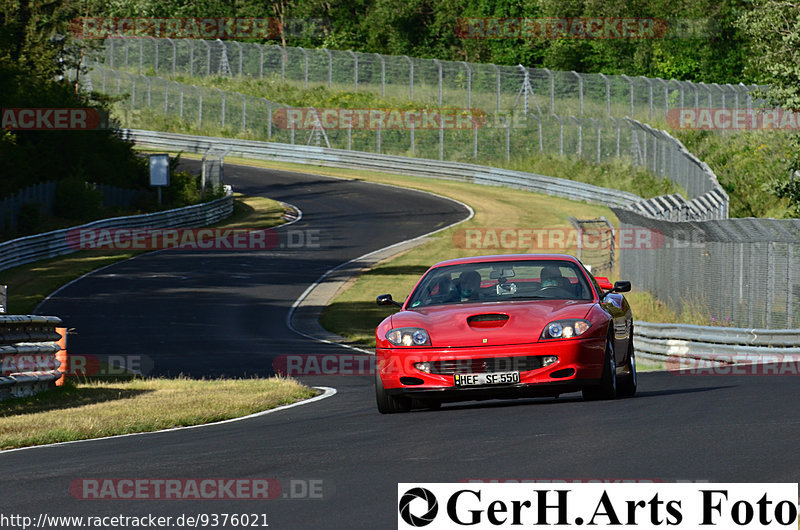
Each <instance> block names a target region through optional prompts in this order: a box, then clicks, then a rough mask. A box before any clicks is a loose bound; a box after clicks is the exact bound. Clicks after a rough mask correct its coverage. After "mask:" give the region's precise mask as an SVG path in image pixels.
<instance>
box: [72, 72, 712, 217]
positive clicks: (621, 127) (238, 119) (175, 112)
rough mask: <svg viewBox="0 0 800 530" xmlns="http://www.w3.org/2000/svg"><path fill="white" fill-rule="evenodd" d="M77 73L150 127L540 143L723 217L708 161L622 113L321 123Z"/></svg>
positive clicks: (353, 139)
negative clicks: (641, 175) (668, 185)
mask: <svg viewBox="0 0 800 530" xmlns="http://www.w3.org/2000/svg"><path fill="white" fill-rule="evenodd" d="M82 83H83V84H84V88H86V89H94V90H99V91H101V92H104V93H108V94H113V95H126V94H127V95H128V98H127V99H126V100H125V101H124V103H122V107H121V109H120V110H121V111H122V116H123V119H124V120H125V121H126V122H129V123H128V125H132V126H134V127H136V126H142V127H148V126H149V124H148V120H149V117H150V116H156V115H159V116H166V117H172V118H176V121H175V123H176V124H177V125H179V126H180V130H181V131H182V132H195V133H197V134H211V133H213V134H218V135H221V136H228V137H230V136H238V137H242V138H247V139H256V140H267V141H272V142H281V143H290V144H305V145H311V144H314V145H318V146H326V147H333V148H338V149H347V150H355V151H366V152H375V153H382V154H395V155H403V156H414V157H420V158H429V159H438V160H451V161H457V162H477V161H480V162H481V163H482V164H487V165H493V164H495V165H497V164H503V163H511V162H512V161H513V160H525V159H529V158H531V157H533V156H536V155H538V154H541V153H545V154H551V155H560V156H565V155H569V156H573V157H577V158H580V159H584V160H587V161H592V162H595V163H600V162H608V161H612V160H620V159H624V160H627V161H630V162H631V163H632V164H633V165H634V166H637V167H644V168H647V169H648V170H649V171H650V172H652V173H653V174H655V175H658V176H660V177H661V178H667V179H669V180H671V181H672V182H674V183H676V184H678V185H679V186H681V187H682V188H683V189H684V190H686V193H687V195H688V197H689V199H690V200H695V199H698V198H702V197H705V196H707V195H708V194H713V195H714V196H715V197H718V198H719V200H721V201H723V203H724V204H723V205H722V206H720V204H718V202H719V201H718V200H716V199H715V201H713V204H711V205H708V206H707V207H706V203H705V202H702V201H701V202H698V203H697V205H696V207H695V208H693V209H687V210H686V211H687V212H688V214H687V215H689V217H691V218H694V219H709V218H712V219H718V218H724V217H727V195H726V194H725V192H724V191H722V188H721V187H720V186H719V184H718V182H717V179H716V176H715V175H714V173H713V172H712V171H711V169H710V168H709V167H708V166H707V165H706V164H704V163H702V162H701V161H700V160H698V159H697V158H696V157H695V156H694V155H692V154H691V153H690V152H689V151H688V150H687V149H686V148H685V147H684V146H683V144H682V143H681V142H680V141H679V140H677V139H675V138H674V137H672V136H671V135H669V133H667V132H665V131H661V130H658V129H654V128H652V127H650V126H648V125H646V124H643V123H640V122H638V121H636V120H633V119H630V118H625V119H617V118H605V119H602V118H601V119H597V118H587V117H583V118H581V117H578V116H567V117H562V116H557V115H547V116H538V115H536V114H533V113H529V114H527V115H525V114H521V113H516V114H511V115H509V114H505V115H502V114H501V115H497V114H489V115H481V116H480V119H475V118H473V115H468V119H469V120H470V121H469V122H466V121H465V122H464V123H465V124H466V125H467V127H452V126H449V125H448V120H446V119H438V121H437V120H432V121H429V122H427V125H426V124H425V122H424V121H423V122H421V124H420V126H419V127H415V121H413V120H412V121H411V122H410V125H411V126H410V127H406V128H403V127H400V128H386V129H383V128H382V126H381V124H382V123H384V122H385V121H386V120H385V119H383V118H385V116H383V117H382V118H381V117H379V118H380V119H376V120H375V122H374V125H376V126H374V127H369V126H368V127H359V128H355V127H353V126H352V122H348V126H347V127H346V128H342V127H339V126H337V127H331V128H325V124H326V123H327V119H326V117H327V116H326V115H325V112H326V111H327V109H322V110H320V111H318V110H317V109H313V108H309V109H301V110H303V111H304V112H305V114H306V115H307V116H306V118H308V115H310V117H311V118H313V119H312V120H311V124H312V125H310V126H307V125H308V123H309V121H308V119H303V120H300V121H301V122H303V123H301V125H300V126H296V123H295V122H294V121H291V120H287V119H286V112H287V111H288V110H291V109H290V107H287V106H286V105H282V104H279V103H276V102H272V101H269V100H267V99H265V98H256V97H253V96H247V95H244V94H240V93H237V92H230V91H224V90H220V89H214V88H204V87H198V86H195V85H186V84H182V83H178V82H176V81H170V80H168V79H164V78H161V77H158V76H145V75H138V74H133V73H128V72H125V71H118V70H114V69H110V68H105V67H101V66H95V67H93V68H92V69H91V70H90V71H89V72H88V73H87V75H85V76H83V77H82ZM298 112H299V111H298ZM148 113H149V114H148ZM131 120H133V121H132V122H131ZM136 120H139V121H138V122H137V121H136ZM290 123H291V127H289V124H290ZM337 124H339V125H340V124H341V122H337ZM462 125H463V124H462ZM665 215H668V214H665Z"/></svg>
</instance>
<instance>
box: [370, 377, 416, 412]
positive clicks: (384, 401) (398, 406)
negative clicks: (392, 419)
mask: <svg viewBox="0 0 800 530" xmlns="http://www.w3.org/2000/svg"><path fill="white" fill-rule="evenodd" d="M375 400H376V401H377V403H378V412H380V413H381V414H393V413H395V412H408V411H409V410H411V399H409V398H407V397H402V396H390V395H389V394H387V393H386V390H385V389H384V388H383V381H381V374H380V373H379V372H378V371H377V370H376V371H375Z"/></svg>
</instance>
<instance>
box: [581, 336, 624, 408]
mask: <svg viewBox="0 0 800 530" xmlns="http://www.w3.org/2000/svg"><path fill="white" fill-rule="evenodd" d="M582 393H583V399H586V400H596V399H614V398H615V397H616V396H617V363H616V362H615V361H614V344H613V342H612V340H611V338H610V337H609V339H608V340H607V341H606V354H605V359H604V360H603V375H602V376H601V377H600V382H599V383H597V384H596V385H593V386H589V387H586V388H584V389H583V391H582Z"/></svg>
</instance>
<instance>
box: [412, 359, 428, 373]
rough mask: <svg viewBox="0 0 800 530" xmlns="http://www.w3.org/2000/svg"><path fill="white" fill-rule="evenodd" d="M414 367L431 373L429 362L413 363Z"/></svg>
mask: <svg viewBox="0 0 800 530" xmlns="http://www.w3.org/2000/svg"><path fill="white" fill-rule="evenodd" d="M414 368H416V369H417V370H419V371H420V372H425V373H426V374H429V373H431V363H429V362H427V361H426V362H424V363H414Z"/></svg>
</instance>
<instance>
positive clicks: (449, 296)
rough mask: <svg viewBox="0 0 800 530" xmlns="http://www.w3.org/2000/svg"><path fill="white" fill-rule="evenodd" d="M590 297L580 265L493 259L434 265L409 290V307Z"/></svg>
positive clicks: (588, 298)
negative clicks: (482, 261) (489, 260)
mask: <svg viewBox="0 0 800 530" xmlns="http://www.w3.org/2000/svg"><path fill="white" fill-rule="evenodd" d="M536 299H548V300H556V299H561V300H591V299H592V290H591V288H590V287H589V283H588V282H587V281H586V277H585V276H584V274H583V271H581V269H580V267H579V266H578V265H576V264H575V263H572V262H569V261H555V260H525V261H494V262H486V263H469V264H464V265H451V266H447V267H437V268H435V269H433V270H431V271H430V272H428V274H426V275H425V277H424V278H423V279H422V281H421V282H420V283H419V285H418V286H417V288H416V289H415V290H414V292H413V293H411V296H410V298H409V303H408V308H418V307H427V306H432V305H442V304H462V303H471V302H504V301H508V300H536Z"/></svg>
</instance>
